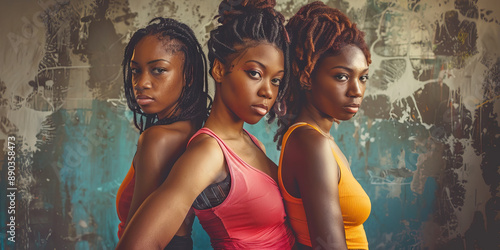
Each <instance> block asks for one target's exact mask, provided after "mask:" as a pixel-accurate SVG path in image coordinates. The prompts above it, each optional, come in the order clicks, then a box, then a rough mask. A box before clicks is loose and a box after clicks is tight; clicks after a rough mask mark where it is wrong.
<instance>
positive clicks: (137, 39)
mask: <svg viewBox="0 0 500 250" xmlns="http://www.w3.org/2000/svg"><path fill="white" fill-rule="evenodd" d="M123 77H124V88H125V96H126V98H127V104H128V106H129V108H130V109H131V110H132V112H133V113H134V124H135V126H136V127H137V128H138V129H139V131H140V133H141V135H140V137H139V141H138V143H137V152H136V154H135V156H134V159H133V161H132V166H131V167H130V170H129V172H128V174H127V176H126V177H125V180H124V181H123V182H122V184H121V186H120V188H119V190H118V194H117V199H116V208H117V212H118V217H119V219H120V224H119V226H118V237H119V238H120V237H121V236H122V234H123V231H124V230H125V227H126V226H127V223H128V222H129V221H130V219H131V218H132V216H133V215H134V213H135V212H136V210H137V209H138V208H139V206H140V205H141V204H142V202H143V201H144V200H145V199H146V198H147V197H148V196H149V195H150V194H151V193H152V192H153V191H154V190H156V189H157V188H158V187H159V186H160V185H161V183H163V181H164V180H165V178H166V177H167V175H168V173H169V172H170V169H171V168H172V166H173V164H174V162H175V161H176V160H177V159H178V158H179V156H180V155H181V154H182V153H183V152H184V150H185V148H186V145H187V142H188V140H189V138H190V137H191V136H192V135H193V134H194V133H195V132H196V131H197V130H198V129H200V128H201V125H202V123H203V122H204V121H205V120H206V118H207V116H208V108H207V105H209V103H210V102H211V99H210V97H209V96H208V93H207V90H208V86H207V74H206V59H205V55H204V54H203V51H202V48H201V46H200V44H199V43H198V41H197V39H196V37H195V36H194V33H193V31H192V30H191V29H190V28H189V27H188V26H187V25H185V24H183V23H180V22H178V21H176V20H173V19H170V18H155V19H153V20H151V21H150V22H149V25H148V26H147V27H146V28H143V29H139V30H138V31H136V32H135V33H134V34H133V36H132V38H131V39H130V41H129V43H128V45H127V47H126V49H125V56H124V59H123ZM193 217H194V215H193V214H190V215H189V216H188V218H186V221H185V223H183V224H181V225H179V226H180V227H178V228H176V232H175V236H174V238H173V240H172V241H171V242H170V244H169V245H168V247H167V248H166V249H192V248H193V246H192V245H193V242H192V240H191V236H190V234H191V225H192V221H193ZM177 229H178V230H177Z"/></svg>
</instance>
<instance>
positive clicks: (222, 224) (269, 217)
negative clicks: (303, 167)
mask: <svg viewBox="0 0 500 250" xmlns="http://www.w3.org/2000/svg"><path fill="white" fill-rule="evenodd" d="M245 132H246V130H245ZM247 133H248V132H247ZM199 134H207V135H209V136H211V137H213V138H214V139H215V140H217V142H218V143H219V146H220V147H221V149H222V152H223V154H224V158H225V160H226V163H227V167H228V170H229V174H230V175H231V188H230V190H229V194H228V196H227V197H226V199H225V200H224V201H223V202H222V203H221V204H220V205H218V206H216V207H213V208H209V209H204V210H198V209H194V211H195V213H196V216H198V219H199V221H200V224H201V225H202V227H203V228H204V229H205V231H206V232H207V233H208V235H209V236H210V241H211V243H212V247H213V248H214V249H291V248H292V246H293V244H294V242H295V237H294V236H293V232H292V230H291V229H290V228H289V226H288V224H287V223H286V220H285V217H286V214H285V208H284V205H283V200H282V197H281V194H280V191H279V188H278V185H277V184H276V182H275V181H274V180H273V179H272V178H271V177H270V176H268V175H267V174H265V173H264V172H262V171H260V170H258V169H256V168H254V167H252V166H250V165H248V164H247V163H246V162H244V161H243V160H242V159H241V158H240V157H239V156H238V155H236V154H235V153H234V152H233V151H232V150H231V149H230V148H229V147H228V146H227V145H226V144H225V143H224V141H222V139H220V138H219V137H218V136H217V135H216V134H215V133H214V132H213V131H211V130H210V129H208V128H202V129H200V130H199V131H198V132H197V133H196V134H195V135H193V137H192V138H191V140H192V139H193V138H195V137H196V136H198V135H199ZM248 135H249V136H250V138H251V139H252V141H253V142H254V143H255V144H256V145H257V146H258V145H259V144H258V143H257V140H256V139H255V137H253V136H252V135H251V134H250V133H248Z"/></svg>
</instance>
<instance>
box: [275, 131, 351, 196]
mask: <svg viewBox="0 0 500 250" xmlns="http://www.w3.org/2000/svg"><path fill="white" fill-rule="evenodd" d="M303 126H309V127H311V128H313V129H314V130H316V131H318V133H320V134H322V135H325V134H324V132H323V131H321V130H319V128H316V127H315V126H314V125H312V124H309V123H307V122H297V123H294V124H292V125H291V126H290V127H289V128H288V131H286V133H285V135H284V136H283V142H282V143H281V151H282V152H283V151H284V150H285V146H286V142H287V141H288V137H290V135H291V134H292V132H293V131H294V130H295V129H297V128H299V127H303ZM325 136H326V135H325ZM332 139H333V137H332ZM331 150H332V154H333V157H334V158H335V161H336V162H337V164H338V165H339V167H340V173H341V175H342V172H344V169H346V166H344V163H343V162H342V161H341V160H340V158H339V156H338V155H337V154H336V153H335V150H333V147H332V148H331ZM282 161H283V154H281V155H280V160H279V165H278V182H279V184H280V185H283V179H282V178H281V176H282V175H281V168H282ZM287 195H289V194H287ZM290 197H293V196H291V195H290Z"/></svg>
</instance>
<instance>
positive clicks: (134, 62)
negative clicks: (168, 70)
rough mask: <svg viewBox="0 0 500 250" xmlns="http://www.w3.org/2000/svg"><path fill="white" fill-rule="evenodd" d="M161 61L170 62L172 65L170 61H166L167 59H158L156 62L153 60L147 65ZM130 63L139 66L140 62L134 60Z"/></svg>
mask: <svg viewBox="0 0 500 250" xmlns="http://www.w3.org/2000/svg"><path fill="white" fill-rule="evenodd" d="M159 61H164V62H168V63H170V61H169V60H165V59H156V60H152V61H149V62H147V64H152V63H155V62H159ZM130 62H131V63H133V64H139V63H138V62H136V61H133V60H132V61H130Z"/></svg>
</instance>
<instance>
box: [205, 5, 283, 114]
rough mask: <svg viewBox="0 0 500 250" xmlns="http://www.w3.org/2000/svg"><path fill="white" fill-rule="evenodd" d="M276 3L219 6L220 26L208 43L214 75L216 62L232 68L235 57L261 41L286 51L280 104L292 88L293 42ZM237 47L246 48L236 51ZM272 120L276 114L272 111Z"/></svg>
mask: <svg viewBox="0 0 500 250" xmlns="http://www.w3.org/2000/svg"><path fill="white" fill-rule="evenodd" d="M274 6H276V0H224V1H222V2H221V4H220V5H219V15H218V16H216V18H218V21H219V23H221V25H219V26H218V27H217V28H215V29H214V30H212V31H211V32H210V39H209V40H208V60H209V62H210V74H212V69H213V65H214V60H215V59H217V60H219V61H220V62H221V63H222V64H224V65H225V67H226V68H229V66H230V63H231V61H232V59H233V58H235V57H236V56H237V55H239V54H240V53H241V52H242V51H244V50H245V49H246V48H248V47H251V46H255V45H256V44H258V43H260V42H267V43H271V44H273V45H275V46H276V47H277V48H279V49H280V50H281V51H282V52H283V57H284V59H285V60H284V62H285V65H284V70H285V75H284V76H283V79H282V81H281V82H282V83H281V84H280V86H279V89H278V97H277V99H276V101H277V102H278V100H281V99H282V98H283V94H284V93H285V91H286V89H287V86H288V78H289V76H288V75H289V72H290V70H289V69H290V66H289V59H288V58H289V56H288V54H289V53H288V46H289V44H288V43H289V39H288V34H287V31H286V29H285V25H284V21H285V18H284V17H283V15H282V14H281V13H279V12H278V11H276V10H275V9H274ZM237 45H243V46H242V47H243V48H241V49H239V50H236V49H235V47H236V46H237ZM269 116H270V120H272V119H274V117H275V113H272V114H271V112H269Z"/></svg>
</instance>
